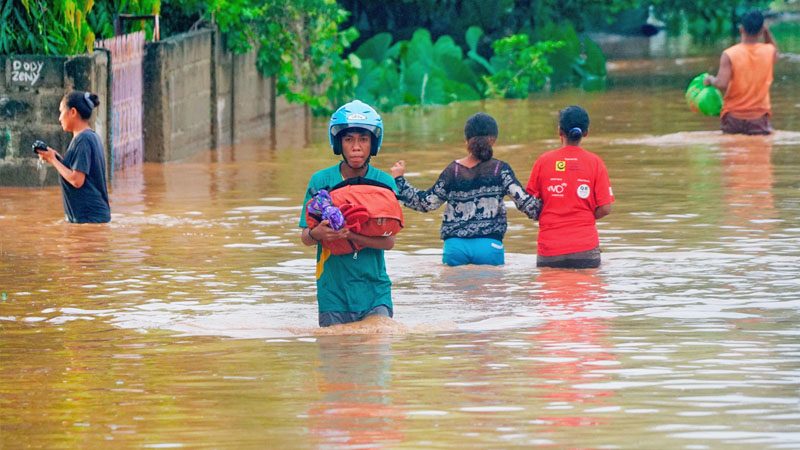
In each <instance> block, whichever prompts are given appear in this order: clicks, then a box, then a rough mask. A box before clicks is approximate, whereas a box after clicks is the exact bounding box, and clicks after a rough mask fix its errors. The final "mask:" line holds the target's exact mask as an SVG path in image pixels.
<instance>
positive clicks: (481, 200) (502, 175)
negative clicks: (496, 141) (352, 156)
mask: <svg viewBox="0 0 800 450" xmlns="http://www.w3.org/2000/svg"><path fill="white" fill-rule="evenodd" d="M395 182H397V189H398V190H399V191H400V194H399V195H398V196H397V197H398V198H399V199H400V200H401V201H402V202H403V204H405V205H406V206H407V207H409V208H411V209H414V210H416V211H422V212H428V211H432V210H434V209H436V208H438V207H440V206H442V203H445V202H447V206H446V207H445V209H444V216H443V217H442V229H441V236H442V239H448V238H451V237H458V238H481V237H484V238H491V239H497V240H498V241H502V240H503V236H504V235H505V234H506V229H507V228H508V224H507V221H506V207H505V205H504V203H503V197H504V196H506V195H508V196H509V197H511V200H513V201H514V205H516V207H517V209H519V210H520V211H522V212H523V213H524V214H525V215H526V216H528V217H530V218H531V219H537V218H538V217H539V212H540V211H541V209H542V202H541V200H539V199H538V198H535V197H531V196H530V195H528V194H527V193H526V192H525V189H524V188H523V187H522V186H521V185H520V184H519V181H517V177H516V176H514V171H513V170H512V169H511V166H509V165H508V163H506V162H503V161H500V160H497V159H494V158H492V159H490V160H488V161H483V162H481V163H479V164H478V165H476V166H475V167H472V168H470V167H466V166H463V165H461V164H459V163H458V162H456V161H453V162H452V163H450V165H448V166H447V168H445V169H444V171H442V173H441V175H439V179H438V180H436V183H434V185H433V187H431V188H430V189H428V190H427V191H421V190H419V189H417V188H415V187H414V186H412V185H411V184H409V183H408V181H407V180H406V179H405V177H402V176H400V177H397V178H395Z"/></svg>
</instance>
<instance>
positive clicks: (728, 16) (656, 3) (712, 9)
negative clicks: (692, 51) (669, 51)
mask: <svg viewBox="0 0 800 450" xmlns="http://www.w3.org/2000/svg"><path fill="white" fill-rule="evenodd" d="M770 3H771V1H770V0H652V1H651V2H650V4H652V6H653V11H654V12H655V15H656V17H658V18H659V19H661V20H663V21H664V22H665V23H666V24H667V28H668V29H669V30H670V31H671V32H680V31H682V30H683V29H684V27H685V28H686V30H688V31H689V33H690V34H691V35H692V36H693V37H695V38H696V39H699V40H701V41H713V40H717V39H719V38H720V37H723V36H726V35H730V36H733V37H736V36H738V31H737V21H738V18H739V17H740V16H741V15H742V14H743V13H745V12H747V11H748V10H751V9H762V10H763V9H765V8H766V7H767V6H769V4H770Z"/></svg>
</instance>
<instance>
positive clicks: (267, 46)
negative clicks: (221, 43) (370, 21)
mask: <svg viewBox="0 0 800 450" xmlns="http://www.w3.org/2000/svg"><path fill="white" fill-rule="evenodd" d="M348 14H349V13H348V12H347V11H345V10H344V9H341V8H340V7H339V6H338V5H337V4H336V2H335V0H271V1H263V0H212V1H211V2H210V4H209V7H208V9H207V10H206V12H205V15H206V17H208V18H213V20H214V21H215V22H216V23H217V25H218V26H219V28H220V30H221V31H222V32H223V33H224V34H225V38H226V45H227V47H228V49H230V50H231V51H233V52H235V53H244V52H248V51H250V50H251V49H253V48H256V49H257V51H258V67H259V70H260V71H261V72H262V73H263V74H264V75H265V76H274V77H275V80H276V84H277V90H278V94H282V95H285V96H286V98H287V99H289V100H290V101H294V102H301V103H305V104H307V105H309V106H310V107H311V108H312V110H313V111H314V112H315V113H322V112H327V111H330V110H332V109H333V108H334V107H335V106H338V105H339V104H340V103H343V102H344V101H345V100H346V99H349V97H350V95H349V94H350V93H352V89H353V86H354V85H355V82H356V71H357V67H356V66H357V65H358V60H357V58H344V57H343V56H342V55H343V53H344V51H345V49H347V48H348V47H350V45H351V43H352V41H354V40H355V39H356V38H358V32H357V31H356V29H355V28H348V29H345V30H342V31H339V24H341V23H342V22H344V20H345V19H346V18H347V16H348Z"/></svg>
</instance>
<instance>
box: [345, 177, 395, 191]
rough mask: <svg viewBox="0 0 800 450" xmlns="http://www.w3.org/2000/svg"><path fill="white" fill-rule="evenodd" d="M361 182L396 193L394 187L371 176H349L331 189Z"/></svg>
mask: <svg viewBox="0 0 800 450" xmlns="http://www.w3.org/2000/svg"><path fill="white" fill-rule="evenodd" d="M361 184H365V185H367V186H377V187H382V188H384V189H388V190H390V191H392V192H393V193H394V189H392V188H391V187H390V186H388V185H386V184H384V183H381V182H380V181H377V180H373V179H370V178H365V177H353V178H348V179H346V180H344V181H342V182H341V183H339V184H337V185H336V186H334V187H332V188H330V191H335V190H336V189H339V188H343V187H345V186H355V185H361Z"/></svg>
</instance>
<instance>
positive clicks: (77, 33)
mask: <svg viewBox="0 0 800 450" xmlns="http://www.w3.org/2000/svg"><path fill="white" fill-rule="evenodd" d="M92 4H93V0H61V1H57V2H54V1H46V0H6V1H5V2H3V5H2V9H0V21H2V23H3V26H2V27H0V54H4V55H8V54H44V55H76V54H80V53H85V52H87V51H91V49H92V48H93V47H94V38H95V35H94V32H92V29H91V27H90V26H89V23H88V22H87V20H86V16H87V14H88V13H89V11H90V10H91V9H92Z"/></svg>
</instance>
